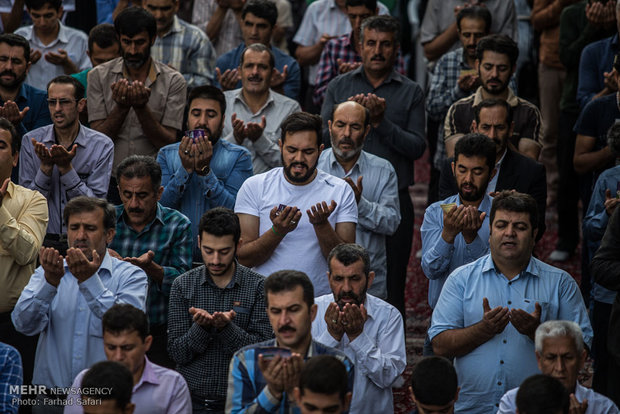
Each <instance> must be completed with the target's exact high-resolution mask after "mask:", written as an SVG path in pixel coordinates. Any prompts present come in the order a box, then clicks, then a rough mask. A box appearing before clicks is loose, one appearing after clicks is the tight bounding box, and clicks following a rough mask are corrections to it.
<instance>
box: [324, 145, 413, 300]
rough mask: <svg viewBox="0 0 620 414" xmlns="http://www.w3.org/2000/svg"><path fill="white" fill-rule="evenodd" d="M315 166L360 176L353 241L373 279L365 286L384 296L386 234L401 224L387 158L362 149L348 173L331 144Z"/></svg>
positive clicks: (337, 174) (393, 173) (395, 181)
mask: <svg viewBox="0 0 620 414" xmlns="http://www.w3.org/2000/svg"><path fill="white" fill-rule="evenodd" d="M318 168H320V169H321V170H323V171H325V172H326V173H328V174H331V175H333V176H335V177H339V178H345V177H349V178H350V179H351V180H352V181H353V182H354V183H355V184H356V185H357V179H358V177H360V176H363V177H364V178H363V179H362V197H361V198H360V201H359V203H357V213H358V218H357V226H356V228H355V242H356V243H357V244H359V245H361V246H363V247H364V248H366V250H367V251H368V254H369V255H370V269H371V270H373V271H374V272H375V280H374V282H372V286H370V289H369V290H368V293H371V294H372V295H374V296H377V297H379V298H381V299H386V298H387V285H386V278H387V275H386V273H387V272H386V267H387V260H386V256H385V237H386V236H391V235H392V234H394V232H395V231H396V229H397V228H398V225H399V224H400V219H401V217H400V203H399V201H398V179H397V178H396V171H394V167H392V164H390V162H389V161H387V160H385V159H383V158H380V157H377V156H376V155H373V154H370V153H368V152H365V151H362V152H361V153H360V156H359V158H358V160H357V162H356V163H355V165H354V166H353V168H351V170H350V171H349V172H348V173H345V171H344V168H342V166H341V165H340V164H339V163H338V160H337V159H336V156H335V155H334V153H333V151H332V149H331V148H329V149H326V150H325V151H323V152H322V153H321V157H320V158H319V164H318Z"/></svg>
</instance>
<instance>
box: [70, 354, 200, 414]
mask: <svg viewBox="0 0 620 414" xmlns="http://www.w3.org/2000/svg"><path fill="white" fill-rule="evenodd" d="M144 359H145V364H144V371H143V372H142V377H141V378H140V381H138V383H137V384H135V385H134V386H133V394H132V396H131V402H132V403H134V404H135V405H136V409H135V410H134V414H191V413H192V400H191V397H190V395H189V390H188V388H187V383H186V382H185V379H183V376H182V375H181V374H179V373H178V372H176V371H173V370H171V369H168V368H164V367H161V366H159V365H155V364H153V363H152V362H151V361H149V359H148V358H147V357H146V356H145V357H144ZM86 371H88V370H87V369H85V370H84V371H82V372H80V373H79V374H78V376H77V377H75V380H74V381H73V385H71V388H72V391H73V392H76V391H77V390H78V388H79V387H80V386H81V384H82V378H83V377H84V374H85V373H86ZM79 398H80V394H77V393H76V394H74V395H71V392H69V396H68V397H67V405H66V406H65V411H64V413H65V414H82V413H84V410H83V409H82V406H81V405H78V403H77V400H78V399H79ZM71 400H73V401H71Z"/></svg>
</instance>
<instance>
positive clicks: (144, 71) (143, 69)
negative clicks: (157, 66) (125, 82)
mask: <svg viewBox="0 0 620 414" xmlns="http://www.w3.org/2000/svg"><path fill="white" fill-rule="evenodd" d="M151 62H152V58H149V60H147V61H146V63H145V64H144V65H142V66H140V67H139V68H136V69H134V68H130V67H129V66H127V65H125V69H127V73H128V74H129V78H130V79H131V80H137V81H140V82H144V81H145V80H146V77H147V76H148V74H149V70H150V69H151Z"/></svg>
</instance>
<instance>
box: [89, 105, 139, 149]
mask: <svg viewBox="0 0 620 414" xmlns="http://www.w3.org/2000/svg"><path fill="white" fill-rule="evenodd" d="M129 109H131V108H130V107H128V106H127V107H120V106H118V105H115V106H114V108H113V109H112V111H111V112H110V113H109V114H108V116H107V118H105V119H102V120H98V121H92V122H91V127H92V128H93V129H94V130H97V131H99V132H101V133H102V134H105V135H107V136H108V137H110V138H111V139H112V140H116V139H117V138H118V133H119V132H120V130H121V127H122V126H123V122H125V118H127V114H128V113H129Z"/></svg>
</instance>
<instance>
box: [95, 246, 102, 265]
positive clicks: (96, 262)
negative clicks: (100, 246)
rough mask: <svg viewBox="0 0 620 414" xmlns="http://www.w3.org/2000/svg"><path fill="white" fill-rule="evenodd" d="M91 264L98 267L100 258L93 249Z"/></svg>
mask: <svg viewBox="0 0 620 414" xmlns="http://www.w3.org/2000/svg"><path fill="white" fill-rule="evenodd" d="M93 263H95V264H97V265H100V264H101V257H100V256H99V253H97V250H94V249H93Z"/></svg>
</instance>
